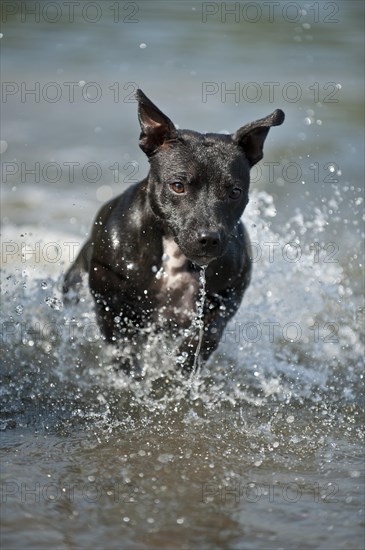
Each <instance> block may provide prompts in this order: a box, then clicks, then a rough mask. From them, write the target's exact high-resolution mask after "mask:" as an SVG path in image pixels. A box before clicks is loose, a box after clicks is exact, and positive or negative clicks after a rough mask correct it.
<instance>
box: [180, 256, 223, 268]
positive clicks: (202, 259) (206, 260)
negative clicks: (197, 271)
mask: <svg viewBox="0 0 365 550" xmlns="http://www.w3.org/2000/svg"><path fill="white" fill-rule="evenodd" d="M187 257H188V259H189V260H190V261H191V262H192V263H193V264H195V265H197V266H199V267H205V266H207V265H208V264H210V262H212V261H213V260H216V258H217V256H208V255H201V256H198V255H194V256H187Z"/></svg>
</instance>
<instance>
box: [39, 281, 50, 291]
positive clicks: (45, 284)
mask: <svg viewBox="0 0 365 550" xmlns="http://www.w3.org/2000/svg"><path fill="white" fill-rule="evenodd" d="M47 287H48V285H47V283H46V282H45V281H43V282H42V283H41V289H42V290H45V289H46V288H47Z"/></svg>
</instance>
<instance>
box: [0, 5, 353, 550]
mask: <svg viewBox="0 0 365 550" xmlns="http://www.w3.org/2000/svg"><path fill="white" fill-rule="evenodd" d="M25 4H26V7H25ZM51 4H52V3H49V2H48V3H47V2H38V3H34V2H26V3H21V2H9V1H8V2H3V3H2V10H3V11H2V29H1V32H2V33H3V36H2V38H1V40H0V45H1V49H2V52H1V72H2V81H3V88H2V98H1V120H2V122H1V124H2V128H1V140H2V144H1V151H2V154H1V161H2V212H1V215H2V238H3V243H5V244H4V246H5V248H3V253H4V251H5V256H4V254H3V258H2V263H3V267H4V270H5V272H4V273H5V275H4V278H3V290H2V301H3V308H2V309H3V314H2V329H3V330H2V348H3V350H2V358H3V367H4V368H3V373H4V377H3V386H2V398H3V425H2V427H3V428H4V432H3V451H2V464H3V485H2V489H3V490H4V491H5V492H4V493H3V510H4V512H3V547H4V548H25V547H27V548H46V547H47V548H49V547H50V546H51V545H54V546H55V547H57V548H84V547H90V546H93V547H98V548H99V547H100V548H126V549H127V548H128V549H130V548H235V549H243V548H257V549H263V548H265V549H266V548H298V547H303V548H321V549H329V548H333V549H337V548H338V549H339V548H344V547H346V548H353V549H358V548H360V547H362V545H363V532H362V526H361V521H362V514H363V510H362V508H363V483H362V481H361V479H362V478H361V475H362V459H361V456H362V455H361V441H360V436H359V433H360V426H361V423H360V417H361V413H362V407H361V396H362V393H363V386H362V381H363V378H362V367H361V365H362V350H363V348H362V346H361V326H362V324H361V321H360V320H359V312H360V310H361V308H362V275H361V273H362V263H363V262H362V247H361V243H362V239H363V227H362V213H363V186H364V169H363V162H364V154H363V151H364V139H363V138H364V133H363V85H364V68H363V67H364V59H363V31H364V29H363V18H364V6H363V3H362V2H361V1H351V0H350V1H337V2H324V1H319V2H304V1H299V2H282V1H281V2H275V3H271V2H269V3H266V2H251V3H248V2H227V3H226V4H224V3H220V2H208V3H202V2H190V1H183V2H167V1H166V2H158V1H148V2H147V1H138V2H109V1H103V2H95V3H94V6H92V5H91V6H90V2H89V3H88V2H85V1H81V2H79V3H75V5H74V17H72V16H70V11H69V7H67V5H66V4H65V3H64V2H61V1H58V2H54V3H53V4H57V7H58V8H57V10H56V8H55V7H54V5H53V6H52V5H51ZM88 4H89V6H88ZM91 4H92V3H91ZM269 4H270V5H271V8H270V10H269ZM273 4H275V7H274V5H273ZM31 5H35V10H36V13H38V14H39V20H36V17H37V15H32V13H30V12H27V9H28V8H29V6H31ZM95 5H96V7H95ZM47 6H48V7H47ZM224 6H226V8H227V9H232V10H235V11H234V15H232V14H231V15H229V14H228V13H227V14H226V15H225V12H224V9H225V7H224ZM4 10H6V11H4ZM42 10H45V11H42ZM82 10H86V11H84V13H83V12H82ZM271 10H275V11H273V12H272V11H271ZM11 12H14V14H12V13H11ZM208 12H209V13H208ZM213 12H214V13H213ZM215 12H216V13H215ZM59 15H60V17H59V19H58V20H57V18H58V16H59ZM52 18H54V19H55V21H54V22H51V19H52ZM94 18H95V19H96V21H95V22H92V19H94ZM67 83H68V84H67ZM268 83H271V86H270V85H269V84H268ZM4 86H5V87H4ZM137 86H139V87H141V88H142V89H143V90H144V92H145V93H146V94H147V95H148V96H149V97H150V98H151V99H152V100H153V101H154V102H155V103H156V104H157V105H158V106H159V107H160V108H161V109H162V110H163V111H164V112H165V113H166V114H168V116H170V118H172V120H173V121H174V122H175V123H176V124H178V125H179V126H180V127H185V128H191V129H195V130H199V131H213V132H219V131H222V132H234V131H235V130H236V129H237V128H238V127H239V126H241V125H243V124H244V123H246V122H249V121H251V120H254V119H256V118H260V117H262V116H265V115H267V114H268V113H270V112H271V111H273V110H274V109H275V108H278V107H279V108H281V109H283V110H284V111H285V113H286V121H285V124H284V125H283V126H281V127H280V128H273V129H272V130H271V131H270V134H269V136H268V139H267V142H266V145H265V151H266V155H265V158H264V161H263V162H261V163H260V165H259V166H260V168H259V169H258V171H256V172H254V173H253V183H252V205H250V208H251V210H249V211H248V213H247V218H246V222H247V224H248V229H249V231H250V233H251V236H252V238H253V239H254V240H255V242H256V241H257V242H258V243H260V244H261V249H262V251H263V254H262V262H261V263H259V264H258V265H257V266H254V267H255V271H254V273H255V275H254V281H253V284H252V287H251V289H250V290H249V292H248V294H247V298H246V301H245V302H244V305H243V307H242V309H241V310H240V312H239V314H238V317H237V319H238V321H239V322H240V323H243V322H244V321H247V320H249V321H250V322H253V323H255V322H259V323H261V327H262V326H263V325H264V323H265V322H266V323H267V322H273V321H276V322H279V323H280V324H281V326H284V325H285V323H287V322H291V323H293V322H296V323H298V324H299V326H300V327H302V328H303V331H304V333H305V335H304V337H303V339H302V340H301V341H300V342H299V344H297V345H296V344H295V343H294V344H290V343H289V340H288V338H284V339H283V338H281V339H280V338H275V339H274V341H272V339H271V338H266V339H263V340H260V341H258V342H254V341H251V340H250V341H249V342H247V341H245V342H244V343H243V344H242V342H241V341H239V342H237V341H236V340H235V337H234V334H233V337H232V341H231V343H230V344H229V343H228V344H227V343H223V344H222V347H221V355H220V356H218V358H217V359H215V361H212V362H211V363H210V365H208V367H207V370H206V371H205V373H206V374H203V375H202V376H203V381H202V383H201V385H200V386H198V388H197V390H196V393H195V394H194V392H193V394H194V395H193V398H187V397H186V395H185V393H184V392H182V390H181V387H180V386H178V387H177V388H175V390H174V387H173V388H172V389H171V388H170V390H169V391H167V390H166V387H165V388H164V392H165V394H164V395H167V397H163V398H161V399H160V400H159V399H158V398H157V397H156V395H155V394H154V392H151V387H150V386H148V383H147V382H146V383H145V385H143V384H142V385H141V386H138V385H135V384H132V383H130V382H129V381H128V380H124V379H123V380H122V381H120V380H118V379H117V378H116V377H115V376H113V375H112V374H110V371H107V372H108V376H107V379H105V378H104V374H103V373H104V372H105V368H104V367H105V365H103V363H107V360H106V359H103V354H107V351H106V350H104V348H103V345H102V344H100V342H96V343H95V342H93V343H92V344H91V343H90V345H88V343H89V340H90V339H89V340H88V339H87V338H86V340H85V338H84V341H80V342H77V341H76V342H75V341H74V340H72V341H71V340H70V338H69V337H67V336H65V331H64V330H63V331H61V332H60V333H59V334H57V337H54V333H53V332H52V333H51V332H49V331H48V332H47V331H45V330H44V331H43V333H42V338H40V339H38V340H37V339H36V338H34V337H32V336H29V334H28V333H27V331H26V329H25V328H24V327H26V326H28V325H29V326H32V327H33V329H34V326H35V323H39V325H40V326H41V327H43V328H44V327H46V326H48V325H47V323H56V324H58V325H59V326H60V327H63V329H64V328H65V327H68V326H69V324H68V323H70V322H71V321H72V319H74V320H75V319H76V321H77V322H79V325H80V326H82V322H84V321H85V319H87V320H88V321H89V322H90V319H91V320H92V312H91V307H92V303H91V301H89V302H88V301H87V298H85V300H86V302H85V304H84V305H83V306H80V309H79V310H75V311H72V314H71V313H69V312H67V310H63V309H62V306H60V308H59V309H58V306H57V303H58V302H55V301H53V302H52V299H53V298H55V300H57V299H60V295H59V284H58V283H57V280H58V277H59V275H60V274H61V272H62V271H63V269H64V268H65V267H66V266H67V264H68V262H69V260H70V258H69V256H68V255H67V254H66V253H64V252H65V251H66V250H67V252H69V250H70V248H69V247H68V248H67V247H66V248H65V243H68V242H72V243H74V242H76V243H81V242H82V240H83V239H84V238H85V235H86V233H87V232H88V231H89V227H90V223H91V221H92V218H93V216H94V214H95V211H96V210H97V208H98V207H99V206H100V204H101V203H102V202H103V201H104V200H107V199H108V198H109V197H110V196H112V195H115V194H117V193H119V192H121V190H123V189H124V188H126V187H127V186H128V184H129V182H130V181H131V180H133V179H137V180H138V179H142V177H144V176H145V174H146V173H147V170H148V164H147V161H146V159H145V158H144V156H143V154H142V152H141V151H140V149H139V148H138V135H139V127H138V121H137V116H136V103H135V102H134V100H133V97H132V96H131V93H132V92H133V90H134V89H135V88H136V87H137ZM207 86H208V90H211V91H212V93H211V94H210V95H204V90H206V89H207ZM32 89H34V90H36V92H35V95H34V94H32V93H31V92H30V91H31V90H32ZM269 89H271V90H272V94H273V95H272V96H270V95H269ZM11 90H13V92H14V93H11ZM60 90H61V95H60V97H59V99H58V100H57V101H54V100H53V99H54V97H55V95H54V94H55V93H59V91H60ZM70 90H73V93H74V99H72V100H71V99H70V95H69V94H70ZM87 90H88V92H89V95H87ZM225 90H228V91H229V90H231V91H232V90H235V92H236V94H232V93H225ZM27 91H28V93H26V92H27ZM6 92H8V93H6ZM213 92H214V93H213ZM237 92H238V96H237ZM22 93H23V95H22ZM95 93H100V97H97V96H95ZM256 93H257V94H258V96H257V100H254V98H255V94H256ZM260 93H261V95H260ZM295 93H298V100H297V101H295V100H294V99H295ZM83 94H85V96H84V95H83ZM265 162H266V164H265ZM274 162H275V163H276V162H277V163H279V164H278V165H273V164H271V165H269V164H267V163H274ZM37 163H38V164H37ZM48 163H50V164H48ZM70 163H72V164H73V166H74V174H75V177H74V178H71V177H70V168H69V167H70ZM89 163H94V166H95V165H97V167H98V169H99V172H98V174H97V177H96V178H95V179H96V180H97V181H92V179H93V177H94V175H95V172H93V169H92V168H90V172H85V171H84V172H83V169H84V170H85V167H87V166H88V165H89ZM270 166H271V169H272V170H273V172H271V171H270ZM38 169H39V177H38V175H37V170H38ZM32 170H35V171H36V173H35V174H34V172H32ZM12 171H13V172H14V174H11V172H12ZM293 241H294V242H296V244H297V246H298V247H299V248H300V250H301V253H302V255H301V258H300V261H298V262H297V263H294V264H293V263H290V262H288V261H284V260H283V256H282V254H281V253H280V252H281V249H282V247H283V246H284V245H285V243H288V242H293ZM37 242H38V243H39V242H42V243H43V244H41V246H42V247H43V248H42V250H45V248H44V247H46V246H48V244H49V243H55V245H56V246H59V247H60V248H61V249H62V251H63V255H62V258H61V259H60V261H59V262H53V261H50V260H49V257H48V259H47V257H46V258H44V256H40V258H38V257H37V256H36V254H33V255H32V254H31V253H25V254H24V250H27V249H26V248H24V246H30V247H31V249H33V250H35V247H36V244H35V243H37ZM264 242H266V243H267V244H269V243H271V244H273V243H280V244H279V245H278V246H277V248H276V249H275V250H276V251H278V252H279V254H278V255H275V257H274V258H270V257H269V255H268V250H269V246H266V247H264V246H263V244H262V243H264ZM9 243H13V244H14V243H15V244H14V247H13V248H11V246H10V248H7V247H8V245H9ZM315 243H318V244H315ZM32 247H33V248H32ZM331 247H332V248H331ZM12 250H13V251H14V254H12V253H11V251H12ZM20 250H22V251H23V255H21V253H20V252H19V251H20ZM47 250H48V249H47ZM316 251H317V252H318V256H315V252H316ZM18 252H19V253H18ZM331 252H334V256H332V259H335V260H336V261H335V263H332V262H331V261H326V260H328V259H331V258H330V256H328V254H329V253H331ZM53 257H54V256H52V258H53ZM271 260H273V261H271ZM9 274H10V278H9V279H7V277H9ZM54 304H56V308H54V307H53V306H54ZM50 305H51V306H52V307H48V306H50ZM90 316H91V317H90ZM70 319H71V321H70ZM76 321H75V322H76ZM72 322H73V321H72ZM32 323H33V325H32ZM313 323H314V326H318V327H319V332H318V339H316V338H315V334H316V333H315V332H314V331H313V329H308V327H309V326H312V325H313ZM315 323H317V325H315ZM326 323H327V324H326ZM328 324H330V325H329V326H328ZM331 324H332V325H331ZM52 326H53V325H52ZM331 326H332V328H333V326H335V328H336V327H337V328H336V330H337V332H336V334H337V336H338V337H337V340H336V341H335V342H333V343H332V342H329V343H328V339H327V341H326V337H328V335H329V333H330V330H331ZM9 327H10V328H9ZM305 328H306V329H307V330H306V331H305V330H304V329H305ZM13 329H14V330H13ZM22 331H23V332H24V333H23V332H22ZM67 334H68V336H69V333H67ZM83 335H84V336H85V332H83ZM231 336H232V335H231ZM32 338H33V339H32ZM34 341H35V342H34ZM148 353H149V351H148V350H147V355H148ZM153 357H154V355H153V353H151V359H150V365H149V367H150V370H151V373H152V374H151V376H152V379H153V373H154V371H155V370H156V371H157V372H158V369H159V364H158V359H153ZM157 357H158V355H157ZM108 377H110V378H108ZM156 391H157V390H156ZM162 393H163V392H162ZM151 395H152V397H151ZM157 395H159V394H158V391H157ZM22 484H23V485H22ZM37 484H38V485H37ZM50 484H52V486H51V485H50ZM209 484H210V485H209ZM72 487H73V488H74V489H73V492H72ZM31 488H33V489H34V491H35V492H34V493H33V494H31V493H30V494H28V495H27V494H26V490H27V489H31ZM23 489H24V491H25V492H24V491H23ZM231 490H234V491H236V492H232V491H231ZM230 491H231V492H230ZM117 492H118V494H117ZM4 495H5V496H4Z"/></svg>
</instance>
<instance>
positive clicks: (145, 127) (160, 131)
mask: <svg viewBox="0 0 365 550" xmlns="http://www.w3.org/2000/svg"><path fill="white" fill-rule="evenodd" d="M135 95H136V98H137V101H138V120H139V123H140V125H141V130H142V131H141V135H140V137H139V146H140V148H141V149H142V151H144V152H145V153H146V155H147V156H151V155H152V154H153V153H154V152H155V151H156V150H157V149H158V148H159V147H161V145H163V144H164V143H167V142H169V141H172V140H174V139H176V138H177V130H176V128H175V126H174V125H173V123H172V122H171V120H170V119H169V118H168V117H167V116H166V115H164V114H163V112H162V111H160V109H158V108H157V107H156V105H154V104H153V103H152V101H150V100H149V99H148V97H147V96H145V94H144V93H143V92H142V90H140V89H138V90H137V91H136V94H135Z"/></svg>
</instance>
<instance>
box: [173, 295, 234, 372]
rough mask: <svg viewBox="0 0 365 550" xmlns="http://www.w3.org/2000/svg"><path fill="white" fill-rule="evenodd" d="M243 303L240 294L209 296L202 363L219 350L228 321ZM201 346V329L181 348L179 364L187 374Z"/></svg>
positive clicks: (204, 319) (184, 342) (204, 327)
mask: <svg viewBox="0 0 365 550" xmlns="http://www.w3.org/2000/svg"><path fill="white" fill-rule="evenodd" d="M240 302H241V295H240V293H236V292H232V291H231V292H230V293H229V294H228V293H227V294H226V295H219V296H218V295H215V296H207V298H206V303H205V307H204V315H203V338H202V342H201V348H200V353H199V359H200V361H203V362H205V361H207V360H208V358H209V356H210V355H211V354H212V353H213V352H214V351H215V350H216V349H217V347H218V345H219V342H220V341H221V338H222V335H223V333H224V329H225V327H226V325H227V323H228V321H229V320H230V319H231V318H232V317H233V315H234V314H235V313H236V311H237V309H238V307H239V304H240ZM198 345H199V329H198V328H196V329H195V334H194V335H193V336H190V337H187V338H186V339H185V340H184V341H183V342H182V344H181V345H180V347H179V350H178V354H177V358H178V360H177V362H178V363H180V364H181V366H182V368H183V370H184V371H186V372H191V370H192V368H193V366H194V363H195V355H196V350H197V349H198Z"/></svg>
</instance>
